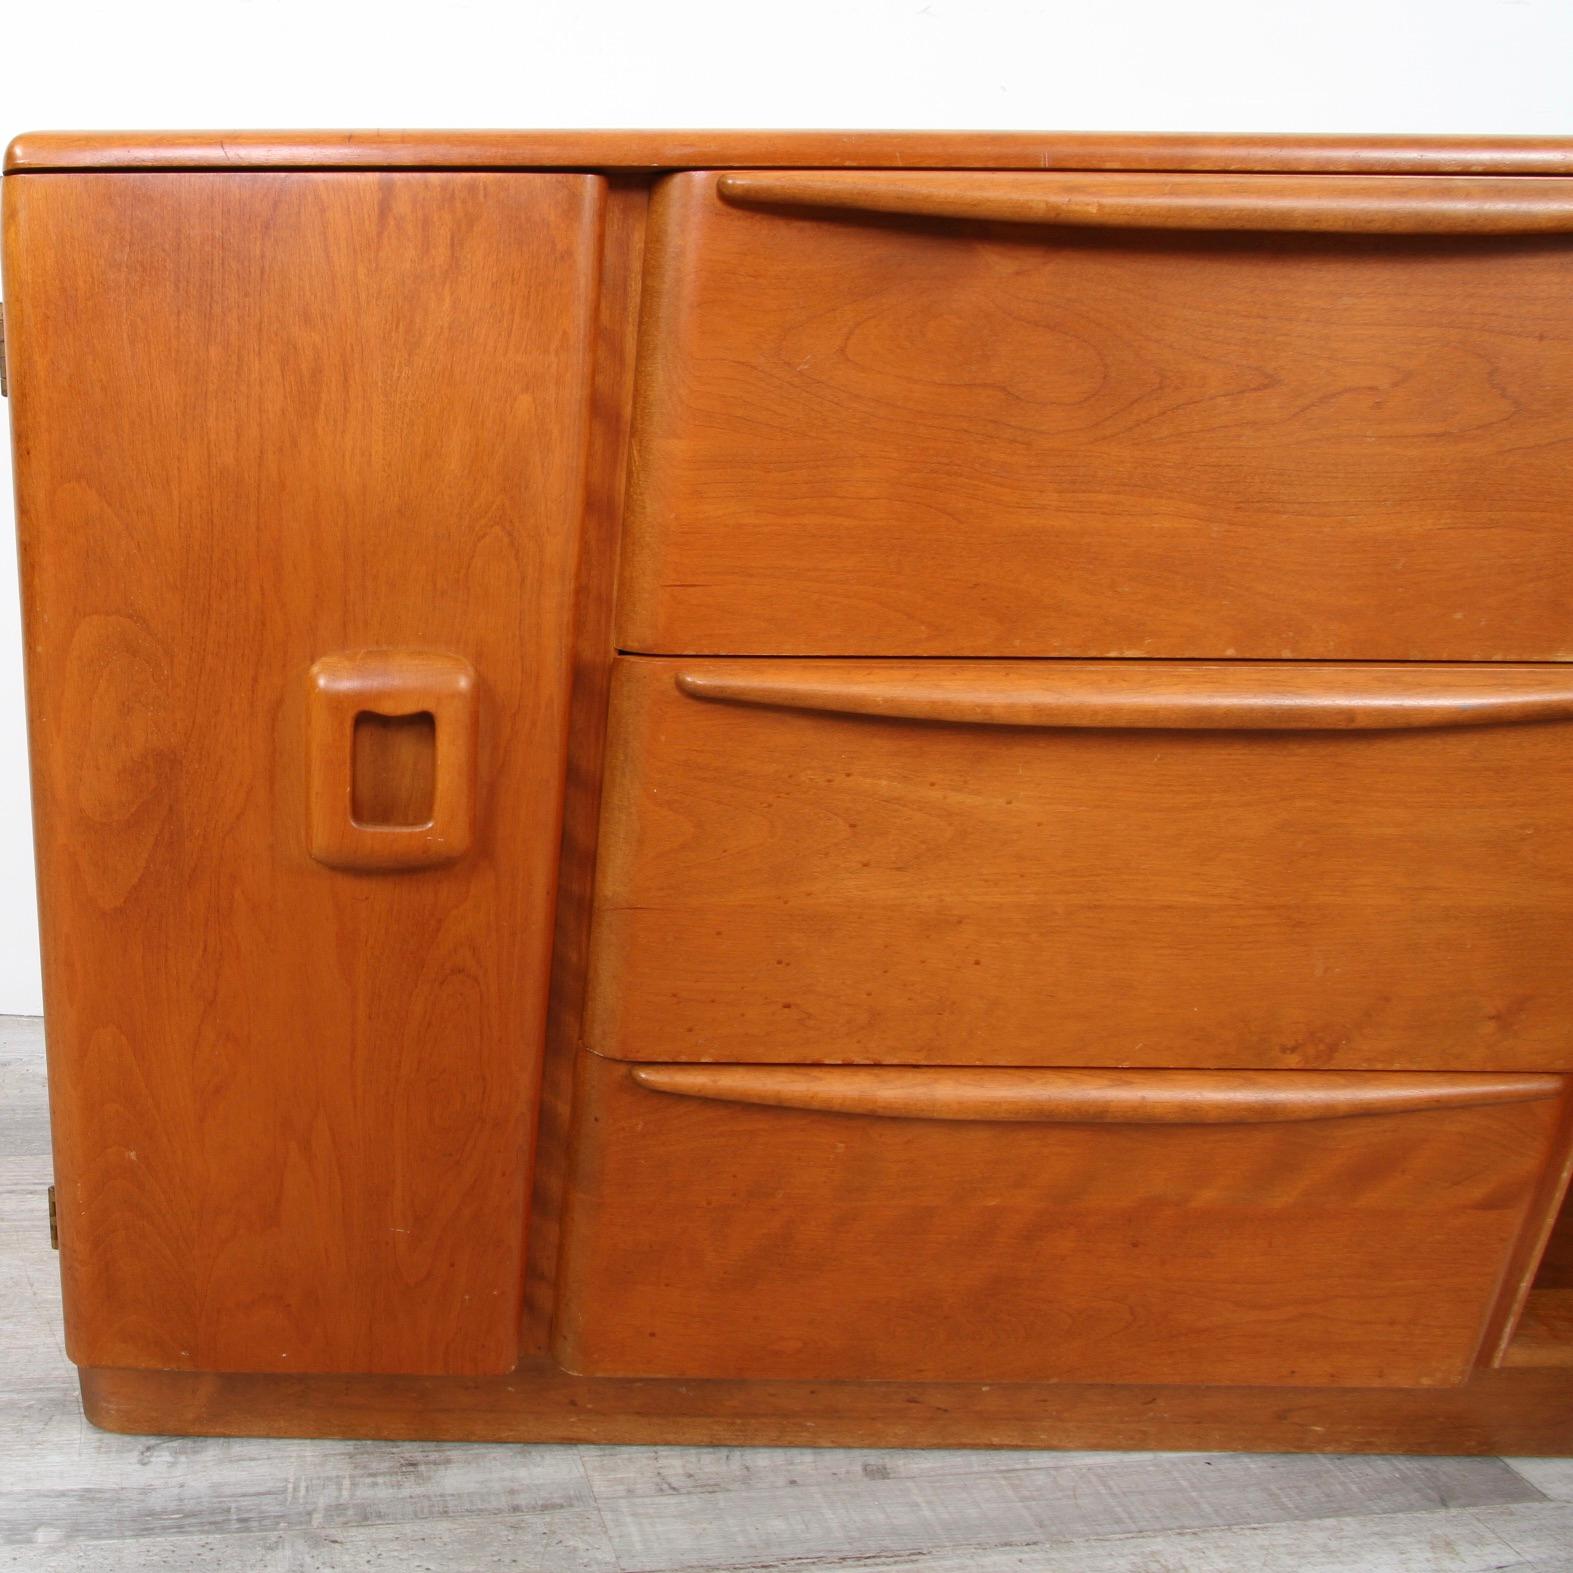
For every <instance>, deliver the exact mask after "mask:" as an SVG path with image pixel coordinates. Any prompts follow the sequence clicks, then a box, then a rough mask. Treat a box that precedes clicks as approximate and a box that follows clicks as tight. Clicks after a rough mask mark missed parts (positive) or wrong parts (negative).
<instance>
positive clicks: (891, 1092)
mask: <svg viewBox="0 0 1573 1573" xmlns="http://www.w3.org/2000/svg"><path fill="white" fill-rule="evenodd" d="M629 1074H630V1076H632V1078H633V1080H634V1081H635V1082H637V1083H638V1084H639V1085H640V1086H641V1087H644V1088H646V1089H647V1090H648V1091H650V1092H660V1093H668V1094H671V1095H673V1096H676V1097H682V1098H706V1099H710V1100H713V1101H717V1102H721V1103H752V1104H763V1105H766V1106H768V1107H771V1108H780V1109H812V1110H815V1111H817V1112H819V1113H823V1114H862V1115H874V1116H878V1117H881V1118H885V1119H898V1120H989V1121H1002V1122H1009V1123H1018V1124H1019V1123H1040V1124H1061V1125H1256V1124H1273V1123H1282V1122H1287V1121H1297V1120H1339V1119H1349V1118H1353V1117H1355V1116H1359V1115H1371V1114H1418V1113H1424V1112H1426V1111H1427V1110H1440V1109H1467V1108H1477V1107H1480V1106H1483V1105H1486V1104H1499V1103H1535V1102H1539V1101H1540V1100H1541V1099H1544V1098H1555V1097H1557V1096H1558V1095H1559V1094H1560V1093H1561V1091H1562V1089H1563V1084H1564V1078H1563V1077H1561V1076H1542V1075H1529V1074H1512V1075H1488V1074H1463V1073H1460V1074H1450V1073H1444V1072H1435V1073H1433V1072H1412V1073H1411V1072H1402V1071H1119V1070H1099V1071H1093V1070H971V1069H960V1068H956V1067H952V1066H941V1067H933V1068H929V1067H923V1068H917V1067H906V1066H899V1067H898V1066H883V1065H880V1066H868V1065H634V1066H631V1067H630V1069H629Z"/></svg>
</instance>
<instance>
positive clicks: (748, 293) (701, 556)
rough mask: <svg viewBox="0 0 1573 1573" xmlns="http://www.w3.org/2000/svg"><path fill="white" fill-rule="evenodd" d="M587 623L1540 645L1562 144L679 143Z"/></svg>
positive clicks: (1427, 648) (1562, 577) (1126, 650)
mask: <svg viewBox="0 0 1573 1573" xmlns="http://www.w3.org/2000/svg"><path fill="white" fill-rule="evenodd" d="M652 224H653V228H652V233H651V242H650V246H651V251H650V257H651V264H650V271H649V274H648V289H647V296H646V306H645V338H644V353H643V357H642V369H641V373H640V376H641V385H640V399H639V413H638V419H637V423H636V431H635V450H636V451H635V463H634V465H633V468H632V471H631V478H632V484H631V491H630V498H629V504H630V518H629V527H630V534H629V541H628V549H627V554H626V557H625V561H624V569H623V581H622V584H623V589H622V611H621V615H620V624H621V631H620V640H619V642H620V644H621V645H622V647H623V648H625V649H631V650H641V651H647V652H652V653H676V652H689V653H713V654H763V655H772V654H774V655H785V654H825V655H954V656H961V655H995V656H1016V655H1080V656H1123V655H1149V656H1174V657H1205V656H1217V657H1224V656H1229V657H1257V658H1267V659H1272V658H1282V657H1296V658H1309V659H1329V660H1336V659H1379V660H1381V659H1391V660H1483V659H1517V660H1544V659H1564V658H1567V657H1569V656H1573V619H1570V618H1569V616H1568V607H1569V606H1570V605H1573V551H1570V550H1569V529H1570V526H1569V520H1570V519H1573V462H1570V459H1573V236H1570V235H1569V233H1568V230H1569V229H1570V227H1573V181H1568V180H1561V179H1554V178H1548V179H1537V178H1533V177H1531V178H1522V177H1519V178H1511V179H1497V180H1489V179H1487V180H1481V179H1465V178H1452V177H1431V178H1426V177H1404V178H1398V179H1395V178H1387V179H1381V178H1373V177H1362V176H1353V177H1347V176H1346V177H1320V178H1318V177H1306V176H1264V175H1256V176H1203V175H1189V176H1186V175H1180V176H1151V175H1146V176H1144V175H1130V174H1126V175H1120V174H1080V175H1074V174H1043V175H1034V174H1026V173H1019V174H995V175H989V174H976V173H973V174H968V173H959V174H958V173H942V172H932V173H926V174H913V173H877V172H875V173H869V172H863V173H856V172H842V173H832V172H798V173H793V172H774V173H753V174H750V173H739V174H733V175H723V176H717V175H714V174H708V173H693V174H683V175H677V176H674V177H672V178H670V179H669V180H667V181H665V182H664V183H663V184H662V185H661V187H660V188H659V190H658V195H657V198H656V203H655V208H654V211H653V215H652Z"/></svg>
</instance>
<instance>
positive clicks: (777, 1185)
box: [557, 1054, 1563, 1387]
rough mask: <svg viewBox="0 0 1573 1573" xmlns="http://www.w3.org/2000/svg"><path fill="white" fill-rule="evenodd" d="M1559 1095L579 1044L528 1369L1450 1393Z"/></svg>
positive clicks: (1542, 1206)
mask: <svg viewBox="0 0 1573 1573" xmlns="http://www.w3.org/2000/svg"><path fill="white" fill-rule="evenodd" d="M1562 1086H1563V1078H1560V1077H1555V1076H1538V1077H1537V1076H1521V1075H1517V1076H1473V1077H1471V1076H1459V1075H1451V1076H1450V1075H1442V1076H1425V1075H1396V1076H1390V1075H1381V1074H1376V1075H1357V1074H1344V1075H1338V1074H1329V1075H1318V1074H1312V1073H1292V1072H1291V1073H1282V1072H1247V1073H1234V1074H1228V1073H1209V1072H1187V1071H1142V1072H1113V1073H1101V1074H1100V1073H1095V1072H1087V1071H1080V1072H1078V1071H1036V1072H1034V1071H1008V1070H967V1071H959V1072H958V1071H955V1070H950V1069H944V1068H938V1067H936V1068H930V1069H915V1070H905V1069H884V1068H869V1067H840V1066H813V1067H760V1066H742V1065H727V1066H694V1065H648V1066H646V1065H627V1064H622V1063H619V1062H616V1061H612V1060H606V1059H602V1058H600V1057H598V1056H596V1055H588V1054H587V1055H584V1056H583V1057H582V1060H581V1065H580V1081H579V1091H578V1100H577V1104H576V1110H577V1112H576V1120H577V1138H576V1141H577V1145H576V1152H575V1184H574V1188H573V1200H572V1203H571V1206H570V1211H569V1216H568V1219H567V1226H566V1227H567V1234H566V1243H565V1252H564V1257H563V1270H562V1278H561V1283H560V1295H561V1300H560V1306H559V1316H558V1338H557V1346H558V1354H559V1357H560V1358H561V1359H562V1361H563V1362H564V1364H565V1365H566V1366H567V1367H568V1368H569V1369H570V1370H574V1371H580V1372H585V1373H589V1374H594V1375H607V1376H612V1375H618V1376H628V1375H631V1376H674V1377H695V1378H699V1377H778V1378H803V1379H814V1380H820V1379H824V1380H829V1379H836V1378H844V1379H849V1380H881V1379H885V1380H920V1379H927V1380H936V1381H1069V1382H1159V1383H1203V1384H1208V1383H1216V1384H1238V1383H1247V1384H1248V1383H1281V1384H1286V1385H1290V1386H1298V1385H1305V1386H1313V1385H1352V1386H1367V1387H1382V1386H1426V1385H1444V1384H1450V1383H1456V1382H1461V1381H1463V1380H1464V1379H1465V1378H1466V1376H1467V1374H1468V1372H1469V1370H1470V1368H1471V1366H1472V1365H1473V1364H1474V1362H1475V1360H1476V1358H1477V1350H1478V1349H1479V1348H1480V1344H1481V1338H1482V1334H1483V1332H1484V1329H1485V1327H1486V1325H1487V1322H1488V1320H1489V1319H1490V1318H1491V1316H1492V1312H1493V1310H1494V1309H1495V1308H1496V1306H1497V1304H1498V1302H1499V1296H1500V1297H1502V1298H1503V1299H1510V1298H1511V1296H1512V1292H1513V1290H1514V1288H1515V1287H1516V1286H1515V1285H1514V1284H1513V1283H1511V1282H1510V1281H1508V1282H1504V1279H1505V1278H1506V1279H1509V1280H1510V1279H1511V1277H1512V1273H1513V1270H1514V1269H1513V1267H1512V1266H1511V1264H1512V1263H1513V1262H1515V1261H1517V1260H1518V1258H1517V1257H1516V1256H1515V1254H1514V1247H1515V1245H1516V1244H1518V1242H1519V1241H1520V1240H1521V1239H1522V1238H1523V1237H1524V1236H1525V1235H1526V1234H1527V1233H1529V1232H1532V1231H1533V1230H1534V1229H1535V1228H1536V1227H1538V1225H1539V1224H1540V1222H1541V1221H1542V1219H1543V1215H1544V1213H1545V1211H1546V1209H1547V1208H1548V1207H1549V1206H1550V1205H1551V1204H1552V1200H1553V1198H1554V1190H1555V1188H1554V1186H1552V1185H1548V1184H1547V1183H1546V1181H1547V1180H1548V1177H1549V1171H1550V1170H1551V1169H1552V1167H1553V1163H1554V1159H1555V1156H1556V1153H1557V1149H1558V1146H1559V1142H1558V1139H1557V1135H1556V1132H1557V1127H1558V1119H1559V1111H1560V1110H1561V1108H1562V1107H1563V1103H1562V1100H1561V1097H1560V1094H1561V1090H1562Z"/></svg>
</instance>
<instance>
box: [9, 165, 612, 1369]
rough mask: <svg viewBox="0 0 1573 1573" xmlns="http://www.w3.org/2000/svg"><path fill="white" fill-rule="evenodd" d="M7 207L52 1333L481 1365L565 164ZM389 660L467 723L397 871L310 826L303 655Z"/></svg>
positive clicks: (498, 1299) (72, 1340) (526, 908)
mask: <svg viewBox="0 0 1573 1573" xmlns="http://www.w3.org/2000/svg"><path fill="white" fill-rule="evenodd" d="M5 195H6V282H7V285H8V287H9V289H10V291H11V298H10V301H9V303H8V304H9V307H10V309H9V312H8V321H7V328H8V334H7V339H8V343H7V353H8V355H9V357H10V363H11V370H12V374H13V375H12V390H11V391H12V407H13V416H14V420H15V436H16V445H17V451H18V454H19V459H20V463H19V465H18V504H19V522H20V531H21V552H22V575H23V594H24V598H25V600H26V604H27V607H28V611H29V616H28V623H27V638H26V647H27V648H26V654H27V670H28V683H29V701H30V731H31V741H32V751H33V763H34V771H35V777H34V785H35V793H36V804H37V844H38V859H39V878H40V889H41V892H42V920H43V941H44V956H45V1004H46V1010H47V1012H48V1019H49V1052H50V1077H51V1091H52V1098H53V1109H54V1120H55V1127H54V1129H55V1144H56V1145H55V1157H56V1166H57V1167H56V1175H57V1190H58V1197H59V1216H60V1237H61V1250H62V1255H61V1260H62V1266H63V1270H64V1273H65V1287H66V1317H67V1335H68V1339H69V1348H70V1352H71V1354H72V1357H73V1358H74V1359H76V1360H78V1361H79V1362H82V1363H84V1364H89V1365H91V1364H109V1365H113V1364H135V1365H148V1366H161V1367H167V1368H171V1369H180V1368H185V1369H196V1370H260V1371H277V1370H301V1371H311V1370H317V1371H322V1370H327V1371H333V1370H338V1371H344V1370H365V1371H378V1370H397V1371H465V1372H474V1371H506V1370H508V1369H509V1368H511V1367H512V1365H513V1364H514V1362H515V1360H516V1359H517V1356H518V1344H519V1335H518V1318H519V1293H520V1278H521V1270H522V1253H523V1249H524V1234H525V1228H524V1225H525V1198H526V1196H527V1194H528V1180H529V1169H530V1153H531V1134H532V1131H533V1129H534V1118H533V1116H534V1104H535V1084H536V1080H537V1078H538V1075H539V1067H540V1043H541V1033H542V1023H543V1017H544V1013H545V1008H546V981H547V965H548V957H549V946H550V938H551V922H552V901H553V890H554V885H555V878H554V875H555V867H556V859H557V843H558V824H559V820H558V815H559V805H560V801H561V792H562V785H561V783H562V760H563V747H564V731H565V727H566V717H567V698H568V681H569V673H568V635H569V628H570V609H571V601H572V589H573V577H574V570H575V567H576V563H577V550H578V548H577V542H578V533H579V518H580V511H581V507H582V487H583V474H584V455H585V443H586V431H587V402H586V401H587V395H588V389H589V372H590V357H591V325H592V322H593V318H594V312H595V288H596V276H597V250H598V236H599V225H600V218H601V184H600V182H599V181H597V180H596V179H595V178H593V177H589V176H574V175H562V176H545V175H543V176H538V177H536V176H532V177H518V176H507V175H469V174H466V175H443V174H407V175H371V174H367V175H347V176H346V175H333V176H327V175H306V174H302V175H289V176H279V175H257V176H244V177H242V176H236V177H215V176H211V175H191V174H174V173H171V174H149V175H136V176H126V177H123V178H114V179H110V178H92V179H75V178H70V177H54V176H40V177H38V178H36V179H32V178H30V179H27V180H20V181H11V182H9V183H8V184H7V187H6V192H5ZM388 647H400V648H403V647H414V648H417V649H432V650H436V651H439V652H448V653H451V654H452V655H453V656H455V657H459V658H462V659H463V660H464V661H465V662H467V663H468V665H469V666H470V667H471V668H473V670H474V673H475V674H476V679H475V681H476V707H477V709H478V711H479V715H478V720H477V732H476V737H477V742H476V747H477V750H478V759H477V762H476V766H475V778H476V782H475V807H474V826H473V832H474V835H473V845H472V846H471V847H470V849H469V851H468V855H467V856H465V857H464V858H463V859H462V860H460V861H456V862H452V863H449V864H447V865H446V866H443V867H432V868H423V869H419V870H417V871H414V872H411V873H407V874H403V875H398V876H393V875H387V874H381V873H375V872H367V871H365V870H353V869H344V868H340V867H336V866H335V867H329V866H326V865H325V864H324V863H323V862H321V861H318V860H316V859H315V858H314V857H313V856H312V855H311V852H310V849H309V847H308V841H307V827H308V815H307V784H308V778H310V779H311V780H312V781H313V782H317V783H319V784H320V782H321V779H322V778H321V775H320V773H319V770H318V761H317V759H316V756H315V754H314V752H313V748H314V745H313V742H312V739H311V735H310V729H309V727H308V724H307V710H308V704H307V700H308V674H309V673H310V671H311V668H312V666H313V663H314V662H318V661H319V660H321V659H322V658H323V657H329V656H333V655H335V654H336V653H339V652H356V651H361V650H366V649H380V648H388ZM384 686H385V685H384ZM367 708H371V709H375V708H377V705H376V703H375V702H374V701H373V699H371V698H368V699H367ZM341 719H343V718H341ZM348 745H349V740H348V738H347V737H344V736H342V735H340V736H339V737H338V740H337V745H336V746H337V747H338V748H339V749H340V750H341V751H347V749H348ZM443 747H444V745H443V743H442V742H441V740H439V743H438V748H439V753H441V751H442V749H443ZM342 757H343V758H347V753H343V754H342ZM349 810H350V805H349V804H348V803H346V802H340V804H339V805H338V808H337V812H338V814H339V815H340V816H341V817H346V816H347V815H348V813H349ZM319 850H320V849H319ZM341 850H342V849H341ZM337 861H343V859H338V860H337Z"/></svg>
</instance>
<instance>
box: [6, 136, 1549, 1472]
mask: <svg viewBox="0 0 1573 1573" xmlns="http://www.w3.org/2000/svg"><path fill="white" fill-rule="evenodd" d="M6 169H7V174H6V179H5V181H4V208H5V252H4V267H5V279H4V282H5V301H6V315H5V334H6V337H5V360H6V364H7V368H8V372H9V392H10V406H11V418H12V435H13V443H14V451H15V458H16V476H17V499H18V523H19V531H20V545H21V562H22V572H23V597H24V614H25V640H26V658H27V680H28V699H29V717H30V734H31V750H32V768H33V782H34V804H35V820H36V826H35V833H36V839H37V849H38V867H39V887H40V904H41V912H42V920H43V938H44V963H45V998H46V1010H47V1028H48V1043H49V1069H50V1083H51V1098H52V1115H53V1125H54V1140H55V1161H56V1186H57V1214H58V1225H59V1242H60V1250H61V1257H60V1260H61V1268H62V1273H63V1277H64V1285H65V1307H66V1324H67V1325H66V1332H67V1341H68V1351H69V1353H70V1355H71V1357H72V1359H73V1360H75V1361H76V1362H77V1364H78V1365H79V1366H80V1367H81V1375H82V1387H83V1397H84V1402H85V1405H86V1409H87V1413H88V1415H89V1416H90V1418H92V1419H93V1420H94V1421H96V1422H97V1423H98V1424H100V1425H104V1426H109V1427H112V1428H115V1429H120V1430H132V1431H139V1430H147V1431H160V1432H170V1431H174V1432H220V1433H223V1432H237V1433H269V1432H280V1433H296V1434H313V1433H327V1434H337V1435H345V1434H353V1435H368V1436H389V1437H392V1436H427V1437H454V1438H463V1437H496V1438H528V1439H551V1438H563V1439H580V1440H602V1441H660V1440H685V1441H711V1442H766V1441H770V1442H780V1441H790V1442H820V1443H903V1444H925V1443H935V1444H952V1445H954V1444H962V1443H1002V1444H1012V1445H1044V1446H1073V1447H1089V1446H1152V1447H1166V1446H1167V1447H1185V1448H1196V1447H1202V1448H1227V1447H1239V1448H1268V1449H1274V1450H1292V1449H1329V1450H1366V1449H1375V1450H1389V1449H1395V1450H1402V1449H1412V1450H1416V1451H1438V1452H1470V1451H1512V1452H1521V1453H1528V1452H1567V1451H1570V1450H1573V1214H1570V1213H1569V1212H1568V1211H1567V1210H1566V1207H1565V1201H1564V1198H1565V1192H1566V1186H1567V1180H1568V1173H1569V1167H1570V1163H1573V794H1570V792H1569V789H1568V782H1569V778H1570V775H1573V141H1570V142H1566V143H1560V142H1543V141H1537V142H1530V141H1517V140H1498V141H1485V142H1462V141H1459V142H1454V141H1447V140H1425V139H1415V140H1381V139H1352V138H1351V139H1325V138H1324V139H1297V138H1280V139H1272V138H1266V139H1263V138H1166V137H1146V138H1120V137H1088V136H1052V135H1044V136H1025V135H1009V136H1005V135H1001V136H992V135H990V136H984V135H977V136H951V135H944V136H940V135H917V134H909V135H889V136H886V135H835V134H828V133H826V134H819V133H814V134H798V135H780V136H774V135H763V134H735V135H720V134H701V133H684V134H680V133H660V134H656V133H651V134H622V133H580V134H569V133H562V134H528V133H517V134H501V133H499V134H470V135H452V136H449V135H438V134H429V135H428V134H419V135H417V134H410V135H405V136H400V135H394V134H387V133H379V134H375V135H356V136H346V135H334V134H307V133H301V134H289V135H278V136H268V135H262V134H255V133H252V134H239V135H235V136H225V137H218V136H180V135H159V136H153V135H138V136H134V137H129V136H128V137H111V136H63V135H45V136H28V137H23V138H21V139H19V140H18V141H17V142H16V143H14V144H13V145H12V147H11V149H10V152H9V155H8V159H7V166H6Z"/></svg>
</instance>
